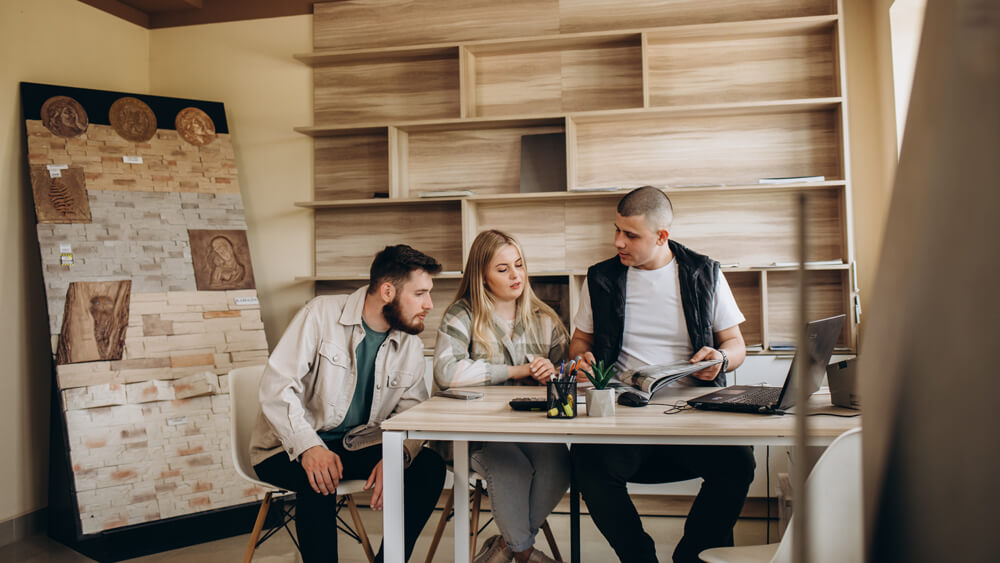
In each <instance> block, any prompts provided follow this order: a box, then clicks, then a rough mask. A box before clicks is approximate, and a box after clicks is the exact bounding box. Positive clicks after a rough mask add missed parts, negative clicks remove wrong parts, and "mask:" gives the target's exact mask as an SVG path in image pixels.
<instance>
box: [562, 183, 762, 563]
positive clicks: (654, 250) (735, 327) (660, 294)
mask: <svg viewBox="0 0 1000 563" xmlns="http://www.w3.org/2000/svg"><path fill="white" fill-rule="evenodd" d="M673 216H674V213H673V206H672V205H671V203H670V198H668V197H667V195H666V194H664V193H663V192H662V191H661V190H659V189H657V188H654V187H651V186H644V187H641V188H637V189H635V190H632V191H631V192H629V193H628V194H627V195H626V196H625V197H623V198H622V199H621V201H620V202H619V203H618V212H617V214H616V215H615V249H616V250H617V251H618V255H617V256H615V257H614V258H611V259H609V260H605V261H604V262H600V263H598V264H595V265H593V266H591V267H590V269H589V270H588V271H587V280H586V282H585V283H584V286H583V290H582V291H581V294H580V308H579V311H578V312H577V315H576V319H575V321H574V325H575V326H574V329H575V330H574V332H573V338H572V340H571V342H570V356H572V357H576V356H578V355H580V356H583V357H584V360H585V363H586V364H591V363H593V362H595V361H597V360H602V361H603V362H604V363H605V364H614V365H615V367H617V368H618V370H619V372H622V371H631V370H634V369H637V368H640V367H643V366H646V365H653V364H666V363H670V362H675V361H678V360H690V361H691V362H698V361H701V360H707V359H717V360H721V361H722V363H721V364H717V365H714V366H712V367H709V368H706V369H704V370H701V371H699V372H697V373H694V374H693V375H691V376H687V377H685V378H682V379H680V380H678V381H677V382H675V383H674V384H673V385H684V386H698V385H700V386H720V387H722V386H725V385H726V375H725V374H726V371H730V370H733V369H735V368H737V367H738V366H739V365H740V364H741V363H743V359H744V357H745V356H746V345H745V344H744V342H743V336H742V334H741V333H740V327H739V324H740V323H742V322H743V321H744V320H745V319H744V317H743V315H742V313H740V310H739V308H738V307H737V306H736V300H735V299H734V298H733V293H732V291H731V290H730V289H729V284H728V283H726V279H725V277H724V276H723V275H722V272H721V270H720V267H719V263H718V262H717V261H715V260H712V259H711V258H709V257H708V256H705V255H703V254H699V253H697V252H695V251H693V250H691V249H689V248H687V247H685V246H683V245H681V244H679V243H677V242H675V241H673V240H671V239H670V229H671V225H672V222H673ZM573 463H574V471H575V473H574V475H575V478H576V479H577V481H578V484H579V486H580V491H581V492H582V493H583V498H584V500H585V501H586V502H587V507H588V508H589V509H590V514H591V517H592V518H593V520H594V523H595V524H596V525H597V527H598V528H599V529H600V530H601V533H602V534H604V537H605V538H607V540H608V541H609V542H610V543H611V547H613V548H614V550H615V552H616V553H617V554H618V557H619V558H620V559H621V560H622V561H626V562H628V563H635V562H651V561H656V560H657V559H656V546H655V543H654V542H653V539H652V538H651V537H650V536H649V534H647V533H646V532H645V531H643V529H642V522H641V521H640V520H639V514H638V512H637V511H636V509H635V505H633V504H632V500H631V499H630V498H629V494H628V490H627V488H626V486H627V484H628V483H629V482H633V483H667V482H673V481H684V480H687V479H693V478H696V477H701V478H702V479H704V483H703V484H702V487H701V491H700V492H699V493H698V496H697V498H696V499H695V502H694V505H693V506H692V507H691V511H690V512H689V513H688V519H687V522H686V524H685V526H684V537H683V538H681V541H680V543H678V544H677V547H676V549H675V550H674V554H673V559H674V561H677V562H689V561H690V562H695V561H698V560H699V559H698V553H699V552H701V551H702V550H704V549H708V548H711V547H721V546H729V545H733V526H734V525H735V524H736V520H737V518H738V517H739V514H740V510H741V509H742V508H743V502H744V501H745V500H746V495H747V490H748V488H749V487H750V482H751V481H752V480H753V475H754V467H755V463H754V458H753V450H752V448H750V447H746V446H635V445H614V444H576V445H574V446H573Z"/></svg>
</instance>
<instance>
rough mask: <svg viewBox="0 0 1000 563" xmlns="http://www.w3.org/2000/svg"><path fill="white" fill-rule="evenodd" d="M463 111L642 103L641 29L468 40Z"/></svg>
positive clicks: (576, 108) (504, 112) (559, 109)
mask: <svg viewBox="0 0 1000 563" xmlns="http://www.w3.org/2000/svg"><path fill="white" fill-rule="evenodd" d="M464 49H465V53H466V55H465V61H466V62H465V63H463V70H465V71H466V76H467V78H466V80H467V82H466V84H468V87H467V89H466V92H465V94H466V99H465V102H464V103H465V107H466V115H469V116H494V115H511V114H515V115H516V114H519V113H524V112H525V111H535V112H574V111H586V110H592V109H609V108H641V107H642V105H643V103H642V36H641V35H640V34H639V33H630V34H615V35H600V36H591V37H557V38H547V39H539V40H532V41H519V42H506V43H493V44H487V45H469V46H466V47H464Z"/></svg>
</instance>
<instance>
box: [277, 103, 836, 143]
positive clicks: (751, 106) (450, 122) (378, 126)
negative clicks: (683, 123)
mask: <svg viewBox="0 0 1000 563" xmlns="http://www.w3.org/2000/svg"><path fill="white" fill-rule="evenodd" d="M841 102H842V98H840V97H839V96H830V97H824V98H806V99H795V100H758V101H753V102H731V103H714V104H690V105H679V106H673V107H655V108H628V109H610V110H590V111H575V112H556V113H537V114H521V115H509V116H504V117H498V116H479V117H454V118H443V119H420V120H399V121H392V120H388V121H378V122H376V121H369V122H365V123H352V124H350V125H342V126H341V125H337V126H334V125H329V126H322V125H320V126H317V125H313V126H301V127H295V128H294V129H295V131H296V132H297V133H301V134H303V135H308V136H310V137H329V136H349V135H364V134H373V133H377V132H381V131H385V130H386V129H387V128H388V127H395V128H397V129H400V130H403V131H411V132H412V131H456V130H460V129H497V128H504V127H524V126H536V125H551V124H555V123H559V122H562V121H563V120H565V119H572V120H573V121H575V122H576V123H581V124H587V123H599V122H605V121H609V120H622V121H628V120H631V121H644V120H648V119H649V118H651V117H677V116H683V115H685V114H691V115H697V116H712V115H744V114H746V115H753V114H768V113H780V112H782V111H789V110H802V111H808V110H833V109H837V108H839V107H840V105H841Z"/></svg>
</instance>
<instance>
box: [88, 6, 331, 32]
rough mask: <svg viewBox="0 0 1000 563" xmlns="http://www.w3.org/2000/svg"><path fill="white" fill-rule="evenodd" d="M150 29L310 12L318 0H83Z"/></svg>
mask: <svg viewBox="0 0 1000 563" xmlns="http://www.w3.org/2000/svg"><path fill="white" fill-rule="evenodd" d="M80 2H83V3H84V4H89V5H90V6H93V7H95V8H97V9H99V10H103V11H105V12H107V13H109V14H112V15H114V16H117V17H119V18H122V19H123V20H127V21H130V22H132V23H134V24H136V25H140V26H142V27H145V28H147V29H156V28H162V27H178V26H183V25H197V24H204V23H220V22H229V21H238V20H252V19H261V18H275V17H280V16H297V15H302V14H311V13H312V5H313V3H314V2H315V0H80Z"/></svg>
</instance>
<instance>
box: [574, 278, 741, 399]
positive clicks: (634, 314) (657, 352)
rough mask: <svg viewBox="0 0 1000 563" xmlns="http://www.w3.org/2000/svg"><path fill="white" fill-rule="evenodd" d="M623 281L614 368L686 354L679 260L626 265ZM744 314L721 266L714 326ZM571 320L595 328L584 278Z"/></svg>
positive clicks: (689, 351) (688, 353)
mask: <svg viewBox="0 0 1000 563" xmlns="http://www.w3.org/2000/svg"><path fill="white" fill-rule="evenodd" d="M626 283H627V286H626V287H627V288H628V290H627V291H626V292H625V294H626V296H625V334H624V335H623V338H622V351H621V353H620V354H619V355H618V360H617V362H615V367H616V368H617V369H618V371H620V372H621V371H631V370H634V369H637V368H640V367H642V366H646V365H651V364H666V363H670V362H675V361H677V360H688V359H690V358H691V356H693V355H694V352H695V350H693V349H692V346H691V338H690V337H689V336H688V330H687V323H686V322H685V320H684V306H683V304H682V303H681V286H680V280H679V279H678V276H677V260H671V261H670V263H669V264H667V265H666V266H664V267H662V268H659V269H657V270H640V269H638V268H631V267H630V268H629V269H628V278H627V281H626ZM745 320H746V318H745V317H744V316H743V313H741V312H740V309H739V307H738V306H737V305H736V299H735V298H733V292H732V290H731V289H729V283H728V282H727V281H726V277H725V276H724V275H723V274H722V272H719V279H718V281H717V282H716V286H715V310H714V312H713V315H712V331H713V332H720V331H723V330H726V329H727V328H732V327H734V326H736V325H738V324H740V323H742V322H743V321H745ZM573 325H574V326H575V327H576V328H577V329H579V330H580V331H582V332H586V333H588V334H593V333H594V313H593V311H592V310H591V308H590V290H589V288H588V287H587V282H586V281H584V282H583V289H582V290H581V292H580V309H579V310H578V311H577V313H576V318H575V320H574V322H573ZM685 379H686V378H685ZM681 381H684V380H683V379H682V380H681Z"/></svg>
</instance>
